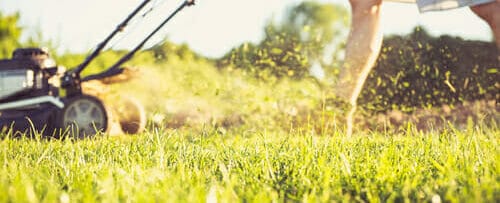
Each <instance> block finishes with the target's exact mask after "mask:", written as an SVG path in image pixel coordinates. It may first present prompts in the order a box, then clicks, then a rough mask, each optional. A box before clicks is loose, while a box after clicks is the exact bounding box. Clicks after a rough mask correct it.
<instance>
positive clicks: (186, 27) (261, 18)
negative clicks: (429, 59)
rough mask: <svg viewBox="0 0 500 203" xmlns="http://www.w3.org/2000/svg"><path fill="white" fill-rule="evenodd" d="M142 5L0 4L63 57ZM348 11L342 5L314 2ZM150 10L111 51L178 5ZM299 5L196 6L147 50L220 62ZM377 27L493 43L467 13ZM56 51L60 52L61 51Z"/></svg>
mask: <svg viewBox="0 0 500 203" xmlns="http://www.w3.org/2000/svg"><path fill="white" fill-rule="evenodd" d="M142 1H143V0H85V1H82V0H36V1H34V0H0V11H1V12H2V13H4V14H12V13H14V12H20V15H21V21H20V23H21V25H22V27H23V28H24V29H25V30H26V31H25V37H26V36H29V35H35V34H36V32H38V31H42V34H43V36H44V38H49V39H52V40H53V41H55V42H56V44H57V45H59V47H60V49H61V50H62V51H64V50H68V51H71V52H87V51H89V50H91V49H92V48H94V47H95V46H97V44H98V43H99V42H101V41H102V40H103V39H104V38H105V37H106V36H107V35H108V34H109V33H110V32H111V31H113V29H114V28H115V27H116V26H117V25H118V24H119V23H120V22H121V21H122V20H123V19H125V17H126V16H127V15H128V14H129V13H130V12H131V11H132V10H133V9H134V8H135V7H137V6H138V5H139V4H140V3H141V2H142ZM318 1H320V2H330V3H338V4H340V5H342V6H345V7H346V8H349V5H348V3H347V2H348V1H347V0H318ZM158 2H164V3H163V4H157V5H158V6H157V7H155V10H154V11H153V12H151V14H150V15H148V16H147V17H146V18H145V19H144V20H143V21H142V23H135V24H132V25H130V26H129V28H127V32H125V33H128V34H124V35H120V36H118V37H117V40H115V41H112V42H111V45H113V46H112V47H113V48H132V47H133V46H134V45H135V44H138V43H139V42H140V41H141V40H142V39H143V38H144V37H145V36H146V35H147V34H148V32H150V31H151V30H152V29H153V28H154V27H155V26H156V25H158V24H159V23H160V22H161V21H162V20H163V18H164V17H165V16H167V15H168V14H169V13H170V12H171V11H172V10H173V9H175V8H176V7H177V6H178V5H180V4H181V3H182V0H165V1H163V0H153V4H155V3H158ZM300 2H301V1H300V0H198V1H197V2H196V6H193V7H189V8H186V9H185V10H184V11H182V12H181V13H179V15H178V16H176V17H175V18H174V19H173V20H172V21H171V22H170V23H169V24H167V25H166V26H165V28H164V29H163V30H162V31H161V32H160V33H159V34H158V35H157V36H156V37H155V38H153V40H152V41H151V43H148V44H147V45H146V47H147V46H151V45H153V44H155V43H158V42H161V40H163V39H165V37H167V38H168V39H169V40H171V41H174V42H177V43H187V44H188V45H189V46H190V47H191V48H192V49H194V50H195V51H197V52H199V53H201V54H203V55H206V56H210V57H219V56H222V55H223V54H224V53H226V52H227V51H229V50H230V49H231V48H232V47H235V46H238V45H239V44H241V43H243V42H247V41H251V42H258V41H259V40H260V39H261V38H262V37H263V27H264V25H265V23H266V22H267V21H269V20H270V19H273V18H274V19H279V17H280V16H282V15H283V13H284V11H285V10H286V8H289V7H290V6H292V5H294V4H298V3H300ZM382 12H383V15H382V27H383V32H384V34H386V35H390V34H406V33H409V32H411V31H412V29H413V28H414V27H415V26H416V25H421V26H424V27H425V28H426V29H427V30H428V31H429V32H430V33H431V34H433V35H441V34H448V35H453V36H460V37H462V38H465V39H474V40H486V41H491V40H492V34H491V31H490V29H489V28H488V26H487V25H486V23H484V22H483V21H481V20H480V19H479V18H478V17H476V16H475V15H474V14H473V13H472V12H471V11H470V10H469V9H468V8H461V9H455V10H452V11H444V12H430V13H424V14H419V12H418V9H417V7H416V5H414V4H404V3H385V4H384V6H383V8H382ZM61 50H59V51H61Z"/></svg>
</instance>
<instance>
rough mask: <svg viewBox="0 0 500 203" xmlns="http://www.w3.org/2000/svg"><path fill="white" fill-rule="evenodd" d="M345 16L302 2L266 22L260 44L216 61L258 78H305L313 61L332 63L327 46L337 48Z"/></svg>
mask: <svg viewBox="0 0 500 203" xmlns="http://www.w3.org/2000/svg"><path fill="white" fill-rule="evenodd" d="M346 16H347V11H346V10H345V9H344V8H343V7H341V6H338V5H335V4H323V3H318V2H315V1H306V2H302V3H300V4H298V5H296V6H294V7H291V8H290V9H289V10H288V11H287V12H286V15H285V17H284V19H283V21H281V22H280V23H276V22H275V21H273V20H271V21H269V22H268V23H267V25H266V27H265V30H264V32H265V37H264V39H263V40H262V41H261V42H260V43H258V44H252V43H245V44H243V45H241V46H239V47H238V48H235V49H233V50H231V51H230V52H229V53H228V54H226V55H225V56H224V57H223V58H222V59H221V60H219V66H222V67H224V66H235V67H237V68H243V69H247V70H250V71H252V72H255V73H256V74H257V75H258V76H263V75H264V76H267V75H271V76H275V77H278V78H280V77H292V78H297V79H299V78H303V77H306V76H308V75H309V71H310V67H311V65H312V64H313V63H314V62H317V61H319V62H320V63H321V64H323V65H326V64H331V63H332V62H326V61H325V60H324V56H325V55H326V54H327V53H326V52H327V47H329V46H330V45H335V46H338V44H339V43H336V42H335V39H336V38H340V36H341V35H342V33H343V31H344V30H346V29H345V27H346V25H347V20H346V19H347V17H346ZM328 51H329V50H328ZM328 55H331V53H328Z"/></svg>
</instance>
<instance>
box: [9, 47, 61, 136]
mask: <svg viewBox="0 0 500 203" xmlns="http://www.w3.org/2000/svg"><path fill="white" fill-rule="evenodd" d="M57 70H58V67H57V66H56V64H55V62H54V60H53V59H52V58H50V55H49V53H48V52H47V50H46V49H40V48H27V49H17V50H16V51H14V53H13V55H12V58H11V59H4V60H0V129H2V128H12V130H14V131H22V132H25V131H27V130H37V131H41V130H52V129H54V127H55V126H54V125H55V123H54V118H55V116H56V115H57V113H58V110H60V109H62V108H63V107H64V102H63V100H62V99H61V98H59V88H57V87H55V86H53V85H51V84H50V83H49V79H50V78H52V77H54V76H55V75H56V73H57Z"/></svg>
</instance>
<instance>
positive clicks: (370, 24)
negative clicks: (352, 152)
mask: <svg viewBox="0 0 500 203" xmlns="http://www.w3.org/2000/svg"><path fill="white" fill-rule="evenodd" d="M349 2H350V4H351V8H352V22H351V23H352V24H351V31H350V33H349V38H348V39H347V47H346V57H345V61H344V63H345V64H344V68H343V69H342V70H341V72H340V78H339V83H338V84H337V87H336V89H337V92H338V96H340V97H342V98H343V99H346V100H348V101H349V103H350V104H351V110H350V111H349V113H348V115H347V132H346V134H347V136H351V135H352V130H353V116H354V113H355V112H356V105H357V99H358V96H359V94H360V92H361V89H362V88H363V84H364V82H365V80H366V78H367V77H368V74H369V73H370V70H371V69H372V68H373V66H374V64H375V61H376V59H377V57H378V55H379V52H380V47H381V46H382V34H381V32H380V29H379V24H380V6H381V4H382V0H350V1H349Z"/></svg>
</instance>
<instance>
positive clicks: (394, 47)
mask: <svg viewBox="0 0 500 203" xmlns="http://www.w3.org/2000/svg"><path fill="white" fill-rule="evenodd" d="M497 57H498V51H497V49H496V47H495V45H494V44H493V43H486V42H479V41H466V40H463V39H460V38H452V37H449V36H441V37H432V36H429V35H428V34H427V32H426V31H425V30H423V29H422V28H419V27H417V28H416V29H415V31H414V32H413V33H411V34H409V35H407V36H403V37H400V36H392V37H389V38H387V39H386V40H385V43H384V45H383V47H382V53H381V55H380V57H379V59H378V61H377V65H376V67H375V68H374V71H372V72H371V74H370V76H369V78H368V80H367V82H366V86H365V87H366V88H365V89H364V90H363V92H362V94H361V98H360V104H361V105H363V106H368V108H369V109H371V110H374V111H387V110H390V109H399V110H403V111H413V110H415V108H418V107H431V106H441V105H444V104H457V103H461V102H463V101H474V100H482V99H487V100H495V99H497V100H498V96H499V95H498V78H499V73H498V69H499V68H500V64H499V61H498V59H497Z"/></svg>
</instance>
